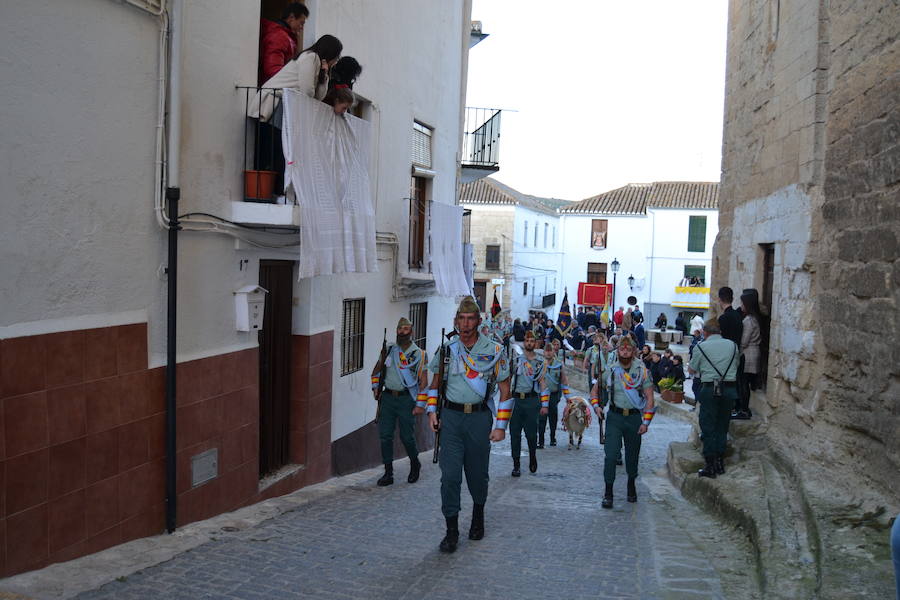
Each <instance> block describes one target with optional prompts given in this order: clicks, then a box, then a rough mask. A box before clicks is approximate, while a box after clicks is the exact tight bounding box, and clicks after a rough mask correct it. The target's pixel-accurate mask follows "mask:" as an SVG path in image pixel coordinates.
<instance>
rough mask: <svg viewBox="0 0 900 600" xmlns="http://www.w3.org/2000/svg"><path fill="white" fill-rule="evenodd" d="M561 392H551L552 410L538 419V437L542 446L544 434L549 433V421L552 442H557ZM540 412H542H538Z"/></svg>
mask: <svg viewBox="0 0 900 600" xmlns="http://www.w3.org/2000/svg"><path fill="white" fill-rule="evenodd" d="M560 394H561V392H550V409H549V410H548V411H547V414H546V415H540V416H539V417H538V435H539V436H540V439H541V445H543V443H544V432H546V431H547V421H548V420H549V421H550V441H551V442H555V441H556V422H557V421H558V420H559V397H560ZM538 412H540V411H538Z"/></svg>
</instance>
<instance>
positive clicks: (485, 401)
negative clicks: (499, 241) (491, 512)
mask: <svg viewBox="0 0 900 600" xmlns="http://www.w3.org/2000/svg"><path fill="white" fill-rule="evenodd" d="M480 322H481V314H480V310H479V308H478V304H477V303H476V302H475V299H474V298H472V297H471V296H467V297H466V298H464V299H463V301H462V302H461V303H460V305H459V308H458V309H457V311H456V322H455V324H456V329H457V331H458V332H459V336H458V337H457V338H456V339H454V340H453V341H450V342H448V341H446V340H441V342H442V343H443V344H445V346H446V348H445V352H446V356H447V362H446V365H447V366H446V368H445V370H444V375H445V379H444V382H445V383H446V385H445V386H444V388H443V390H444V397H442V398H439V397H438V396H439V392H440V391H441V386H440V384H441V382H440V381H438V375H437V374H438V373H439V371H440V367H441V361H440V353H437V352H436V353H435V355H434V356H433V357H432V359H431V364H430V365H429V370H430V371H431V372H432V373H434V376H433V377H432V380H431V387H430V388H429V390H428V418H429V421H430V423H431V427H432V429H434V431H435V432H437V431H438V429H440V432H441V440H440V453H439V460H440V467H441V512H443V514H444V519H445V521H446V524H447V533H446V535H445V536H444V539H443V540H441V544H440V550H441V552H454V551H455V550H456V546H457V544H458V543H459V510H460V498H459V496H460V489H461V487H462V474H463V471H465V474H466V485H467V486H468V488H469V493H470V494H471V495H472V502H473V503H474V505H473V507H472V522H471V525H470V527H469V539H470V540H480V539H481V538H483V537H484V504H485V502H486V501H487V492H488V466H489V461H490V455H491V442H499V441H502V440H503V438H504V437H505V436H506V427H507V424H508V423H509V417H510V413H511V412H512V404H513V401H512V400H511V399H510V398H509V365H508V364H507V361H506V356H505V354H504V352H503V346H501V345H500V344H498V343H496V342H492V341H491V340H489V339H487V338H486V337H484V336H481V335H479V334H478V325H479V323H480ZM496 387H499V388H500V401H499V403H498V405H497V407H496V421H495V420H494V415H492V410H493V409H494V407H493V402H492V401H491V400H492V396H493V394H494V390H495V389H496ZM438 402H442V403H443V406H442V407H441V420H440V421H438V418H437V413H436V410H437V404H438Z"/></svg>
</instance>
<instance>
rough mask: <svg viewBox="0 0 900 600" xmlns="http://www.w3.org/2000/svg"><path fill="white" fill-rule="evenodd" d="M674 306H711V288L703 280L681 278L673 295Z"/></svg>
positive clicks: (700, 307)
mask: <svg viewBox="0 0 900 600" xmlns="http://www.w3.org/2000/svg"><path fill="white" fill-rule="evenodd" d="M672 306H674V307H677V308H698V309H707V308H709V288H708V287H706V284H705V283H704V282H703V281H702V280H701V281H700V282H699V283H697V282H696V281H694V282H691V281H689V280H687V279H681V280H679V282H678V283H677V284H676V285H675V294H674V295H673V296H672Z"/></svg>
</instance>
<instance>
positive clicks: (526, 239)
mask: <svg viewBox="0 0 900 600" xmlns="http://www.w3.org/2000/svg"><path fill="white" fill-rule="evenodd" d="M522 245H523V246H525V247H526V248H527V247H528V221H525V237H523V238H522Z"/></svg>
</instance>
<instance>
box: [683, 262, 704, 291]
mask: <svg viewBox="0 0 900 600" xmlns="http://www.w3.org/2000/svg"><path fill="white" fill-rule="evenodd" d="M684 278H685V279H686V280H687V285H693V286H697V287H703V285H705V284H706V267H704V266H703V265H684Z"/></svg>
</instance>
